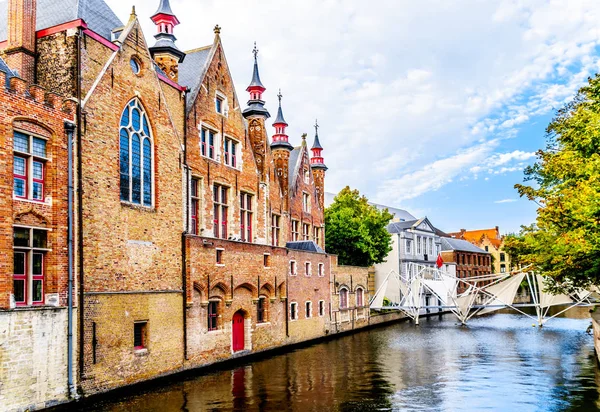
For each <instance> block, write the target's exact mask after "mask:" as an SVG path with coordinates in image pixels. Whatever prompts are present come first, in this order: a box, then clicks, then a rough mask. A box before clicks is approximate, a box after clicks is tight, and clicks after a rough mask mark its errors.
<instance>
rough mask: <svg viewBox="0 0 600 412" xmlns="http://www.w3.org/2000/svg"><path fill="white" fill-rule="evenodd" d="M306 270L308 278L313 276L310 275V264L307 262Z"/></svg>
mask: <svg viewBox="0 0 600 412" xmlns="http://www.w3.org/2000/svg"><path fill="white" fill-rule="evenodd" d="M304 269H305V274H306V276H310V275H311V273H310V263H309V262H306V263H305V264H304Z"/></svg>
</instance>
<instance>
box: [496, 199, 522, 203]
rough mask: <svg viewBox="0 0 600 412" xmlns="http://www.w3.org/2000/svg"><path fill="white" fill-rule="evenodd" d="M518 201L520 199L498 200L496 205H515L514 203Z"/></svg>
mask: <svg viewBox="0 0 600 412" xmlns="http://www.w3.org/2000/svg"><path fill="white" fill-rule="evenodd" d="M517 201H518V199H503V200H496V201H495V202H494V203H498V204H501V203H514V202H517Z"/></svg>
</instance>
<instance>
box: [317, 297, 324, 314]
mask: <svg viewBox="0 0 600 412" xmlns="http://www.w3.org/2000/svg"><path fill="white" fill-rule="evenodd" d="M321 305H322V306H321ZM321 307H322V308H323V311H321ZM318 311H319V317H320V318H322V317H323V316H325V301H324V300H320V301H319V308H318Z"/></svg>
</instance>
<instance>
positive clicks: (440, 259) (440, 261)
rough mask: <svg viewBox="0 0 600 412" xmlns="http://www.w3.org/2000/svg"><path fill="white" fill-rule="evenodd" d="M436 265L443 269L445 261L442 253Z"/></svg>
mask: <svg viewBox="0 0 600 412" xmlns="http://www.w3.org/2000/svg"><path fill="white" fill-rule="evenodd" d="M435 264H436V266H437V268H438V269H439V268H441V267H442V265H443V264H444V259H442V254H441V253H440V254H439V255H438V258H437V260H436V261H435Z"/></svg>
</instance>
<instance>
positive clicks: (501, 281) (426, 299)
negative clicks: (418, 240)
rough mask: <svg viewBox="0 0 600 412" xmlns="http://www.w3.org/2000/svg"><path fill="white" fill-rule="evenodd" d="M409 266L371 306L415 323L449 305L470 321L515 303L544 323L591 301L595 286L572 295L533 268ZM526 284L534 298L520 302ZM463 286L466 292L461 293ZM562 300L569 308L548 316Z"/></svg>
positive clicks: (390, 278)
mask: <svg viewBox="0 0 600 412" xmlns="http://www.w3.org/2000/svg"><path fill="white" fill-rule="evenodd" d="M408 269H409V270H408V273H409V274H410V275H408V276H401V275H400V274H398V273H397V272H395V271H391V272H390V273H389V274H388V275H387V276H386V278H385V279H384V281H383V283H382V284H381V285H380V287H379V288H378V289H377V292H376V293H375V295H374V296H373V298H372V299H371V301H370V308H371V309H374V310H400V311H402V312H404V313H405V314H406V315H407V316H409V317H410V318H411V319H412V320H413V321H414V322H415V323H416V324H419V316H420V315H422V314H424V313H430V312H431V311H432V310H438V311H450V312H452V313H454V314H455V315H456V317H457V318H458V319H459V320H460V321H461V322H462V323H463V324H466V323H467V322H468V320H469V319H471V318H472V317H473V316H478V315H483V314H486V313H490V312H493V311H496V310H500V309H504V308H512V309H514V310H516V311H517V312H519V313H521V314H523V315H525V316H527V317H529V318H531V319H533V320H535V321H536V322H537V324H538V325H539V326H543V325H544V323H546V322H547V321H548V320H550V319H552V318H554V317H556V316H558V315H560V314H562V313H564V312H566V311H567V310H569V309H571V308H572V307H574V306H581V305H591V304H592V297H591V292H590V291H587V290H579V291H577V292H575V293H573V294H571V295H565V294H563V295H552V294H550V293H547V292H545V291H544V277H543V276H541V275H539V274H535V273H533V272H527V271H521V272H519V273H501V274H495V275H483V276H475V277H469V278H457V277H456V276H454V275H453V274H451V273H447V272H445V271H442V270H439V269H436V268H433V267H429V266H424V265H418V264H415V263H409V267H408ZM522 284H523V285H524V286H525V287H526V288H527V289H528V292H529V295H530V296H531V299H530V302H529V303H515V297H516V296H517V292H518V290H519V286H521V285H522ZM459 290H461V291H462V293H458V291H459ZM559 305H560V306H565V305H566V308H564V309H562V310H560V311H559V312H558V313H555V314H553V315H552V316H548V315H549V311H550V308H551V307H553V306H559ZM522 308H535V313H536V316H535V317H534V316H532V315H530V314H528V313H525V312H524V311H523V310H521V309H522Z"/></svg>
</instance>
